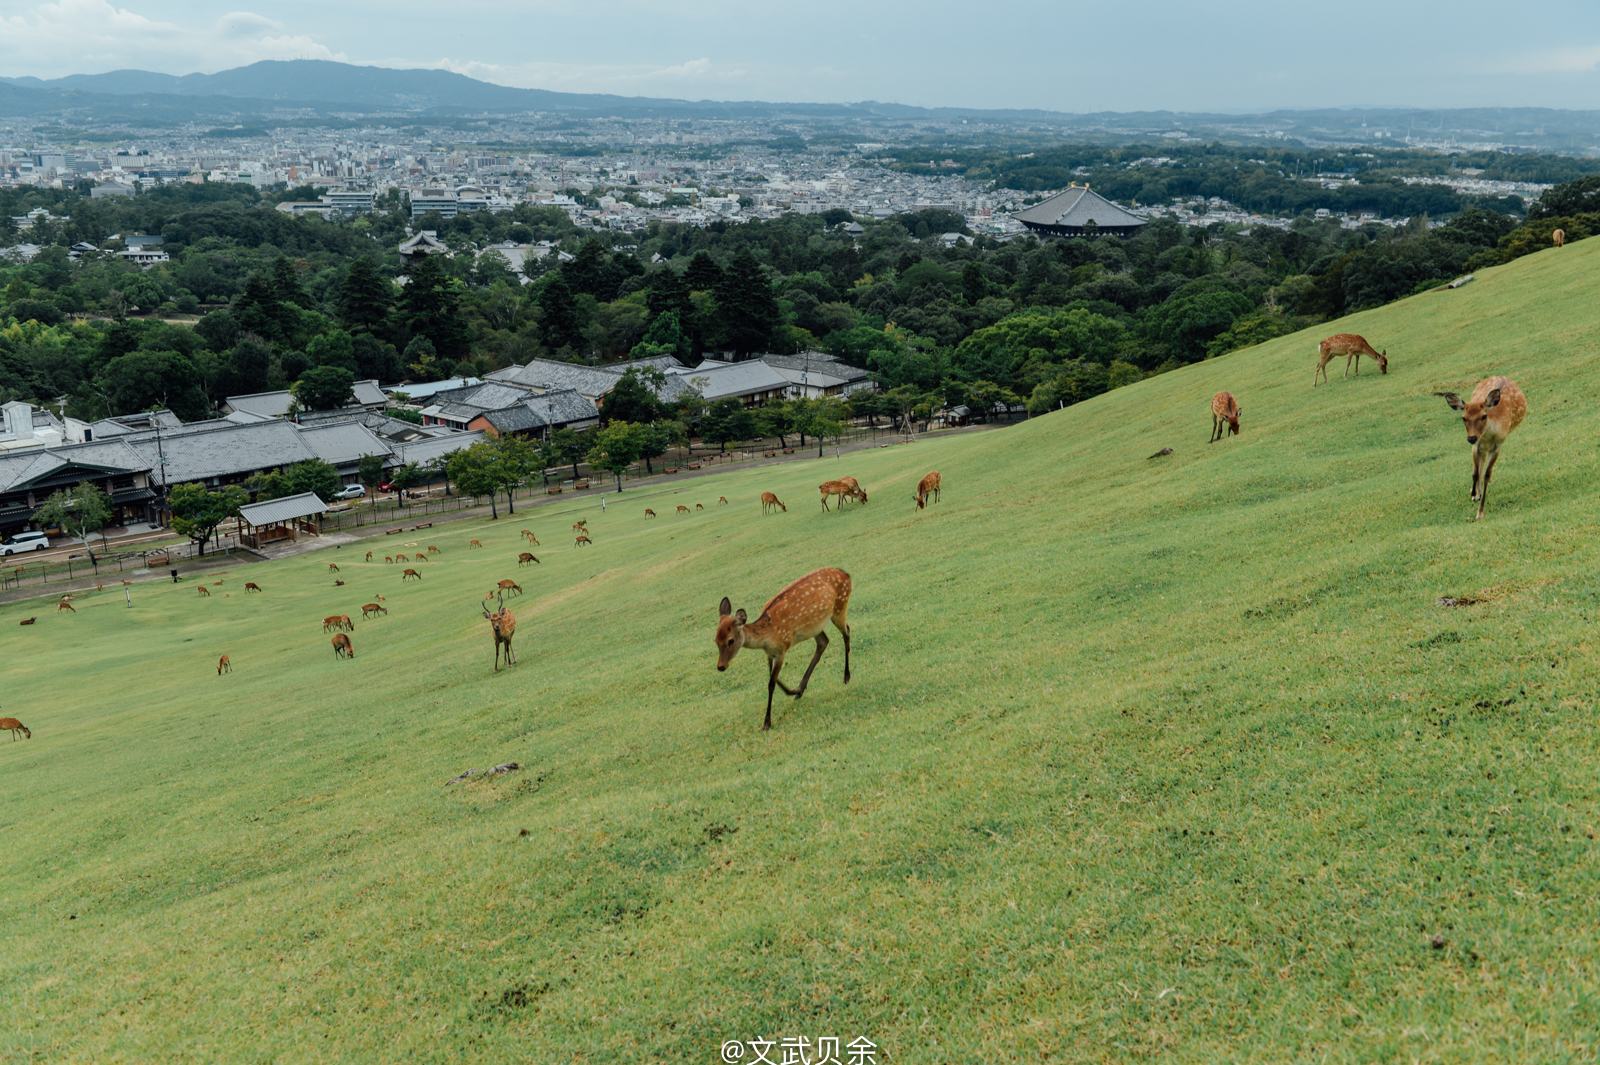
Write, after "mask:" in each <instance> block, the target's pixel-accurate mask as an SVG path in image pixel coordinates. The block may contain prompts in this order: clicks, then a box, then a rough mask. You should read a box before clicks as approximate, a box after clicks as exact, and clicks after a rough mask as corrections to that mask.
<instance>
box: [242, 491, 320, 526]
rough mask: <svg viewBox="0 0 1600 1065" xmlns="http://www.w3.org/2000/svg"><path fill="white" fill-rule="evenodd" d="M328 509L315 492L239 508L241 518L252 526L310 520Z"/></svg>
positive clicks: (248, 504)
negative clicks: (298, 519)
mask: <svg viewBox="0 0 1600 1065" xmlns="http://www.w3.org/2000/svg"><path fill="white" fill-rule="evenodd" d="M327 509H328V504H326V503H324V502H323V501H322V500H321V499H320V498H319V497H318V496H317V494H316V493H315V492H301V493H300V494H299V495H297V496H284V497H282V498H281V499H269V500H267V501H266V502H264V503H247V504H246V505H244V506H242V507H240V508H239V516H240V517H241V518H243V519H244V520H245V521H247V522H249V523H250V524H251V525H271V524H272V523H273V522H275V521H293V520H294V519H295V518H309V517H311V516H312V515H313V514H321V513H322V512H323V511H325V510H327Z"/></svg>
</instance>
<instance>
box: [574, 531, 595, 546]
mask: <svg viewBox="0 0 1600 1065" xmlns="http://www.w3.org/2000/svg"><path fill="white" fill-rule="evenodd" d="M584 544H588V545H589V546H590V547H593V546H594V541H593V540H591V539H589V534H588V533H579V534H578V536H577V539H576V540H575V541H573V544H572V546H573V547H582V546H583V545H584Z"/></svg>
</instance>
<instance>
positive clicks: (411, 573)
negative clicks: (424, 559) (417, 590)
mask: <svg viewBox="0 0 1600 1065" xmlns="http://www.w3.org/2000/svg"><path fill="white" fill-rule="evenodd" d="M407 577H415V578H416V579H417V580H419V581H420V580H421V579H422V574H420V573H418V572H417V571H416V570H414V569H408V570H406V571H405V572H404V573H402V574H400V583H401V584H404V583H405V580H406V578H407Z"/></svg>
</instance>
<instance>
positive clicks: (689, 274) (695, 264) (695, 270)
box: [683, 251, 722, 292]
mask: <svg viewBox="0 0 1600 1065" xmlns="http://www.w3.org/2000/svg"><path fill="white" fill-rule="evenodd" d="M683 280H684V283H685V284H687V285H688V286H689V290H690V291H691V292H715V291H716V289H717V286H718V285H720V284H722V267H720V266H718V265H717V260H715V259H713V258H712V257H711V253H710V252H708V251H697V252H695V253H694V257H693V258H691V259H690V260H689V265H688V266H687V267H685V268H684V271H683Z"/></svg>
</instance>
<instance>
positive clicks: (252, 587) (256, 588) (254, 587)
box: [244, 581, 261, 592]
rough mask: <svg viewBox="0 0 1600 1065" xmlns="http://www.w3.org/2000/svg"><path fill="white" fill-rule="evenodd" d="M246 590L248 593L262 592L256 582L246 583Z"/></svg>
mask: <svg viewBox="0 0 1600 1065" xmlns="http://www.w3.org/2000/svg"><path fill="white" fill-rule="evenodd" d="M244 590H245V591H246V592H259V591H260V590H261V585H259V584H257V583H256V582H255V581H245V582H244Z"/></svg>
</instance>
